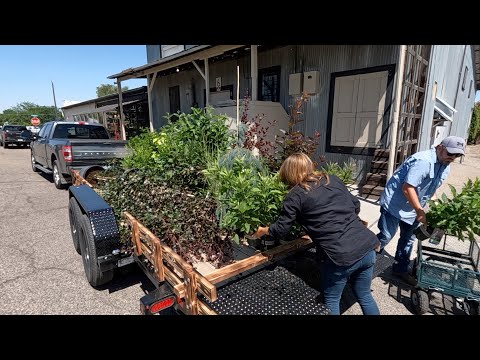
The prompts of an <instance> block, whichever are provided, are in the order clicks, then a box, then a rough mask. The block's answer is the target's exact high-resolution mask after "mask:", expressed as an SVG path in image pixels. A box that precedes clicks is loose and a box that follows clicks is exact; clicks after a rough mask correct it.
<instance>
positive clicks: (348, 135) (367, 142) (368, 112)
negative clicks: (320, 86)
mask: <svg viewBox="0 0 480 360" xmlns="http://www.w3.org/2000/svg"><path fill="white" fill-rule="evenodd" d="M387 79H388V71H380V72H374V73H368V74H361V75H351V76H342V77H338V78H336V79H335V94H334V101H333V116H332V134H331V139H330V144H331V145H332V146H349V147H376V145H377V143H378V141H379V140H380V137H381V134H382V121H383V113H384V110H385V97H386V91H387Z"/></svg>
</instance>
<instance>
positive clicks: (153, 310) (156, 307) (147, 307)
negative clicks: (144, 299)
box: [140, 296, 175, 314]
mask: <svg viewBox="0 0 480 360" xmlns="http://www.w3.org/2000/svg"><path fill="white" fill-rule="evenodd" d="M174 304H175V297H173V296H170V297H168V298H165V299H161V300H159V301H157V302H154V303H153V304H145V303H140V311H141V313H142V314H158V313H159V312H160V311H162V310H165V309H168V308H169V307H171V306H173V305H174Z"/></svg>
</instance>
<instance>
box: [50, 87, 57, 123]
mask: <svg viewBox="0 0 480 360" xmlns="http://www.w3.org/2000/svg"><path fill="white" fill-rule="evenodd" d="M50 81H51V80H50ZM51 82H52V92H53V103H54V104H55V120H57V113H58V109H57V99H55V88H54V87H53V81H51Z"/></svg>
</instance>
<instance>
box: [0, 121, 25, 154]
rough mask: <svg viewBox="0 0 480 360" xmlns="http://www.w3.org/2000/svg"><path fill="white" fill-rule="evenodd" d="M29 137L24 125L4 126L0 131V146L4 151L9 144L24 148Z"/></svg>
mask: <svg viewBox="0 0 480 360" xmlns="http://www.w3.org/2000/svg"><path fill="white" fill-rule="evenodd" d="M31 135H32V133H31V132H30V130H28V129H27V127H26V126H24V125H5V126H4V127H3V128H2V129H0V145H3V148H4V149H6V148H8V146H9V145H11V144H15V145H18V146H21V147H25V146H28V145H29V144H30V139H31Z"/></svg>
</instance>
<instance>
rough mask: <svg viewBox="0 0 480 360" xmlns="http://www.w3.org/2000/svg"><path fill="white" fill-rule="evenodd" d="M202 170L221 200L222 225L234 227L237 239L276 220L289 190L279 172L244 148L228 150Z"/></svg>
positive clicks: (219, 209)
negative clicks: (275, 171)
mask: <svg viewBox="0 0 480 360" xmlns="http://www.w3.org/2000/svg"><path fill="white" fill-rule="evenodd" d="M203 173H204V174H205V176H206V178H207V179H208V183H209V188H210V189H211V192H212V193H213V194H214V197H215V198H216V200H217V203H218V208H217V216H218V218H219V221H220V225H221V227H222V228H225V229H229V230H233V231H235V232H236V233H237V236H235V238H234V239H235V241H237V242H238V241H239V235H240V236H243V235H245V234H249V233H251V232H253V231H254V230H256V229H257V227H258V226H260V225H268V224H270V223H271V222H272V221H274V220H276V218H277V217H278V215H279V213H280V209H281V206H282V203H283V200H284V198H285V196H286V194H287V192H288V189H287V187H286V185H285V184H283V183H282V182H281V181H280V179H279V178H278V176H277V175H276V174H272V173H270V172H269V171H268V169H267V168H266V166H265V165H264V164H263V162H262V161H261V159H259V158H257V157H255V156H254V155H253V154H252V152H251V151H250V150H248V149H245V148H235V149H233V150H231V151H229V152H227V153H226V154H225V155H224V156H223V157H221V158H220V159H219V160H218V161H217V162H212V163H211V164H210V165H209V166H208V167H207V169H206V170H204V172H203Z"/></svg>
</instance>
